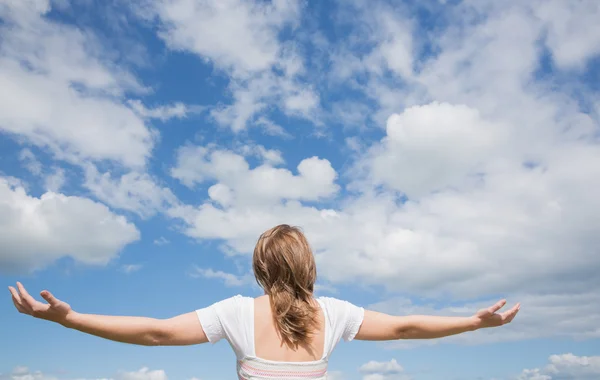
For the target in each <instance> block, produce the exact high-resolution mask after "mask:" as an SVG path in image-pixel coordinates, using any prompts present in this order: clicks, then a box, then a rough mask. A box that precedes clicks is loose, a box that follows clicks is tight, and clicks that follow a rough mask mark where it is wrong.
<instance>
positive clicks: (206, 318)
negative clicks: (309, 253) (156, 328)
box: [196, 295, 364, 380]
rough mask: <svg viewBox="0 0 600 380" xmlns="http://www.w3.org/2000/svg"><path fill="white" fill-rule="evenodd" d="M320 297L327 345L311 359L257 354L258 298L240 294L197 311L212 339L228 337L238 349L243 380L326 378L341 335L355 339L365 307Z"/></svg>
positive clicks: (241, 378) (311, 379)
mask: <svg viewBox="0 0 600 380" xmlns="http://www.w3.org/2000/svg"><path fill="white" fill-rule="evenodd" d="M317 301H318V302H319V305H320V306H321V309H322V310H323V314H324V316H325V346H324V349H323V357H322V358H321V359H319V360H315V361H310V362H277V361H271V360H266V359H261V358H258V357H256V351H255V349H254V298H251V297H243V296H241V295H236V296H234V297H231V298H227V299H225V300H223V301H219V302H216V303H214V304H212V305H211V306H208V307H206V308H203V309H199V310H196V313H197V315H198V319H199V320H200V324H201V325H202V328H203V329H204V332H205V334H206V336H207V338H208V341H209V342H210V343H213V344H214V343H216V342H218V341H219V340H221V339H223V338H224V339H226V340H227V341H228V342H229V344H230V345H231V348H233V350H234V351H235V355H236V358H237V374H238V378H239V379H240V380H275V379H287V380H300V379H303V380H308V379H310V380H325V379H327V363H328V360H329V356H330V355H331V353H332V352H333V349H334V348H335V346H336V345H337V344H338V343H339V341H340V339H342V338H343V339H344V340H346V341H351V340H352V339H354V337H355V336H356V333H357V332H358V330H359V328H360V325H361V324H362V321H363V317H364V309H363V308H362V307H358V306H355V305H353V304H351V303H350V302H347V301H341V300H338V299H335V298H330V297H319V298H317Z"/></svg>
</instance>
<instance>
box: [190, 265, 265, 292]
mask: <svg viewBox="0 0 600 380" xmlns="http://www.w3.org/2000/svg"><path fill="white" fill-rule="evenodd" d="M190 275H191V276H192V277H203V278H208V279H219V280H222V281H223V283H224V284H225V286H228V287H235V286H247V285H251V284H254V282H255V280H254V276H252V275H249V274H248V275H245V276H239V275H236V274H233V273H227V272H223V271H220V270H213V269H211V268H200V267H195V268H194V270H193V272H192V273H191V274H190Z"/></svg>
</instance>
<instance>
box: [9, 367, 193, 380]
mask: <svg viewBox="0 0 600 380" xmlns="http://www.w3.org/2000/svg"><path fill="white" fill-rule="evenodd" d="M66 379H67V378H65V377H60V378H58V377H56V376H52V375H47V374H44V373H42V372H41V371H31V370H29V368H27V367H23V366H17V367H15V368H14V369H13V370H12V372H11V373H10V374H1V373H0V380H66ZM194 379H196V378H193V379H190V380H194ZM76 380H168V377H167V374H166V373H165V371H164V370H162V369H157V370H151V369H149V368H147V367H142V368H140V369H139V370H137V371H119V372H118V373H117V374H116V376H115V377H111V378H102V379H98V378H94V379H91V378H86V379H80V378H79V379H76ZM196 380H199V379H196Z"/></svg>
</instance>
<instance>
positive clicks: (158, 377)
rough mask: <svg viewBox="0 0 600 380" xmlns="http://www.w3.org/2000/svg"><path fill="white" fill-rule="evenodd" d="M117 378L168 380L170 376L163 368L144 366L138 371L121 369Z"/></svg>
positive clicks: (123, 379)
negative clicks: (152, 368)
mask: <svg viewBox="0 0 600 380" xmlns="http://www.w3.org/2000/svg"><path fill="white" fill-rule="evenodd" d="M116 380H168V377H167V374H166V373H165V371H164V370H162V369H154V370H151V369H149V368H148V367H143V368H140V369H139V370H137V371H120V372H119V373H118V374H117V376H116Z"/></svg>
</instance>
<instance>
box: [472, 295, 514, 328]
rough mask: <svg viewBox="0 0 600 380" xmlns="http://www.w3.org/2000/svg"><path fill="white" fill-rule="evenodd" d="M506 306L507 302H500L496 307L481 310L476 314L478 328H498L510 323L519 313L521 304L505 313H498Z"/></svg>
mask: <svg viewBox="0 0 600 380" xmlns="http://www.w3.org/2000/svg"><path fill="white" fill-rule="evenodd" d="M504 305H506V300H502V301H499V302H497V303H496V304H495V305H493V306H490V307H488V308H486V309H481V310H479V311H478V312H477V313H475V315H474V316H473V318H475V319H476V323H477V326H478V327H479V328H486V327H498V326H502V325H505V324H507V323H510V322H511V321H512V320H513V319H514V318H515V316H516V315H517V313H518V312H519V309H520V308H521V304H519V303H518V304H516V305H515V306H513V307H512V308H511V309H509V310H506V311H505V312H503V313H498V310H500V309H501V308H502V307H504Z"/></svg>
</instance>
